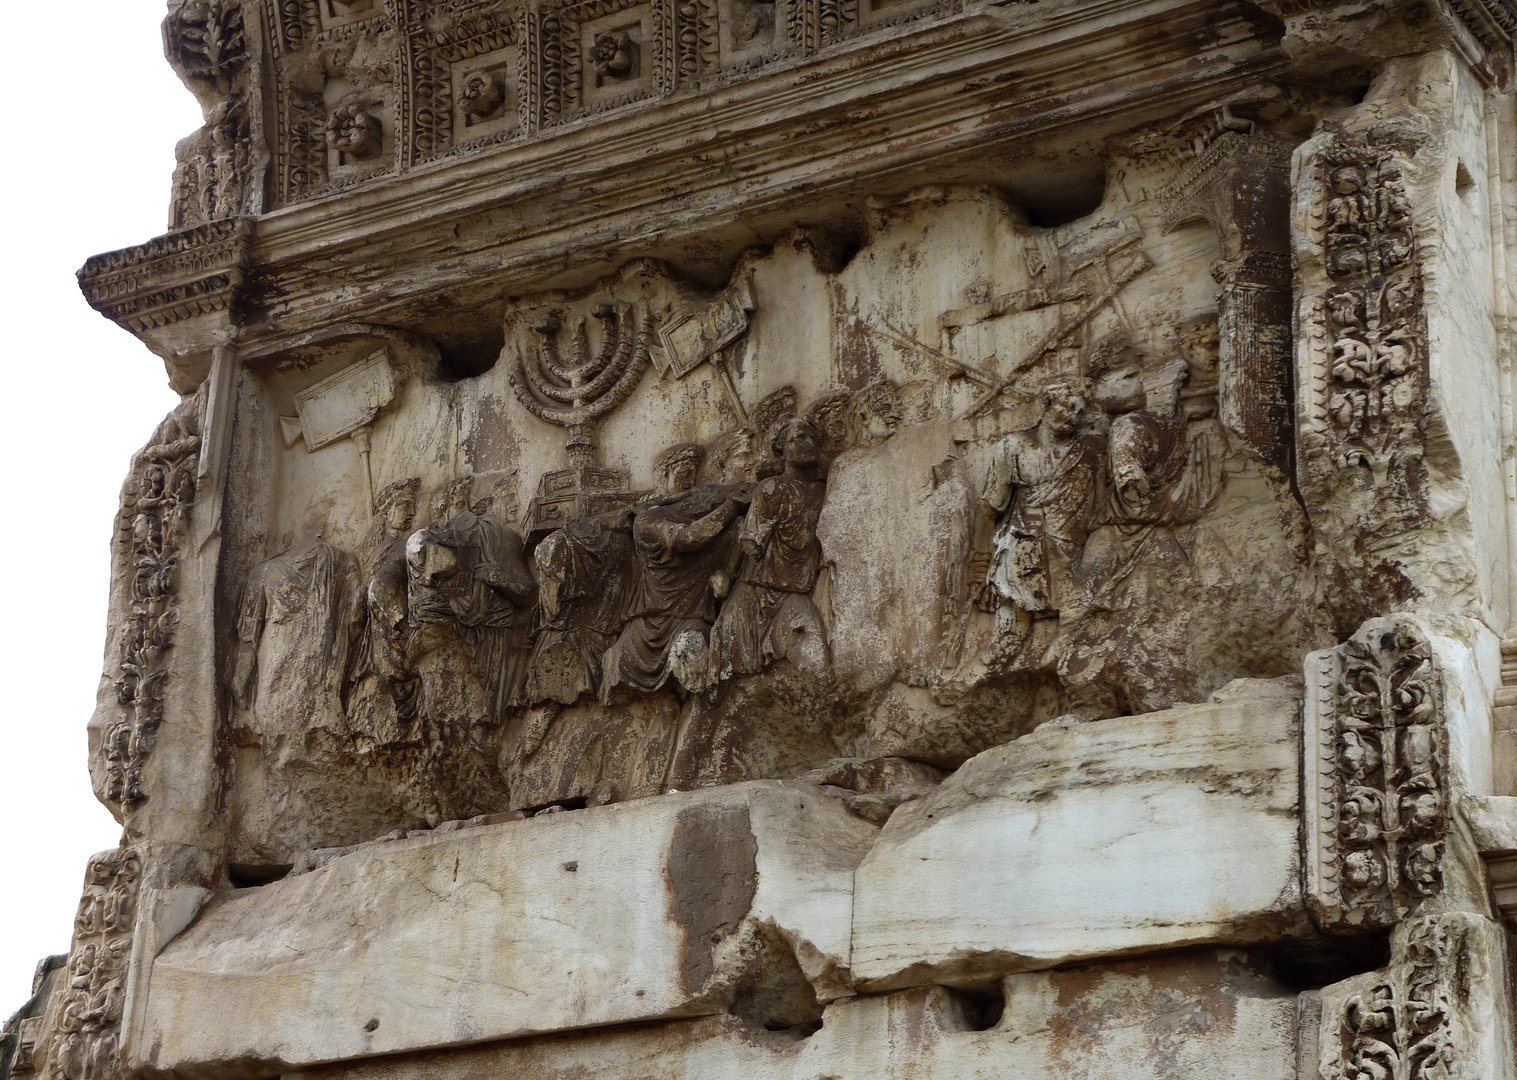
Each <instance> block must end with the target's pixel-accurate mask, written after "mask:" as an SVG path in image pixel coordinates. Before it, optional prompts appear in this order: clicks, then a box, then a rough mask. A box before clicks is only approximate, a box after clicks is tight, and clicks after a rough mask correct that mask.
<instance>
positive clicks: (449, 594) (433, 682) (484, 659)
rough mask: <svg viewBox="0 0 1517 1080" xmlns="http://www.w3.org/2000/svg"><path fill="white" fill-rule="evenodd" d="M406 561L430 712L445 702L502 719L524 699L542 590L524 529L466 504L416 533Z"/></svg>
mask: <svg viewBox="0 0 1517 1080" xmlns="http://www.w3.org/2000/svg"><path fill="white" fill-rule="evenodd" d="M406 568H407V581H408V588H407V602H408V606H409V609H410V622H411V627H412V637H411V653H412V656H413V657H414V658H415V660H416V663H417V666H418V669H419V671H420V674H421V681H422V686H421V694H422V702H421V710H422V712H423V714H429V715H436V714H435V713H434V712H433V707H435V706H440V707H441V708H440V712H441V713H442V714H445V715H448V716H449V718H450V719H455V720H457V719H465V718H467V719H469V720H472V721H474V722H486V721H488V722H498V721H499V719H500V717H501V715H502V713H503V712H504V710H505V708H506V707H507V706H508V705H514V704H517V703H518V702H519V701H520V696H521V688H522V682H523V679H524V676H525V670H526V650H525V647H524V646H525V642H526V634H527V631H528V629H529V622H528V620H529V612H530V609H531V606H532V604H533V602H534V601H535V599H536V596H537V583H536V582H535V581H534V580H533V578H532V572H531V570H529V569H528V567H527V561H526V557H525V555H524V554H523V551H522V541H521V537H520V536H519V535H518V534H517V533H516V531H515V530H514V529H511V528H509V527H508V526H506V525H504V524H502V523H501V522H499V521H494V520H492V519H490V518H483V517H479V516H478V515H476V514H475V513H473V512H472V511H470V510H467V509H463V510H460V511H459V512H458V513H456V514H455V515H454V516H453V517H452V518H450V519H449V520H448V521H447V522H446V523H444V524H443V525H439V526H434V527H432V528H429V529H423V530H421V531H420V532H417V533H413V534H412V536H411V538H410V539H409V540H408V541H407V542H406ZM429 669H430V670H429ZM429 676H430V677H429ZM460 682H462V683H463V685H459V683H460ZM450 684H451V685H450ZM460 690H462V691H463V693H462V695H460V693H459V691H460Z"/></svg>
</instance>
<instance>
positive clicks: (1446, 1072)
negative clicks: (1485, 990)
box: [1323, 916, 1469, 1080]
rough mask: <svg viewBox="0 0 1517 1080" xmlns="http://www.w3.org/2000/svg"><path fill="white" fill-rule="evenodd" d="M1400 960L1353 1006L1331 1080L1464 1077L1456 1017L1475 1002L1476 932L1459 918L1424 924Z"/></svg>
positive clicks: (1329, 1063)
mask: <svg viewBox="0 0 1517 1080" xmlns="http://www.w3.org/2000/svg"><path fill="white" fill-rule="evenodd" d="M1404 934H1405V937H1404V940H1403V942H1402V944H1401V946H1400V948H1399V949H1398V950H1397V951H1398V953H1399V955H1398V956H1397V957H1396V958H1395V961H1394V962H1393V963H1392V964H1391V966H1390V968H1389V969H1388V970H1387V971H1386V972H1384V974H1383V975H1382V976H1381V977H1379V978H1378V979H1376V980H1375V981H1374V982H1373V984H1372V985H1371V986H1370V987H1369V988H1368V989H1366V990H1364V991H1362V992H1360V993H1357V994H1354V995H1353V996H1351V997H1350V998H1349V1000H1348V1001H1347V1002H1346V1004H1345V1007H1344V1009H1343V1013H1342V1016H1341V1018H1340V1019H1339V1021H1338V1030H1337V1032H1336V1035H1337V1039H1336V1043H1335V1044H1334V1043H1330V1044H1328V1045H1327V1046H1324V1048H1323V1050H1324V1054H1323V1063H1324V1066H1325V1068H1324V1070H1323V1076H1324V1077H1325V1078H1327V1080H1439V1078H1442V1077H1449V1076H1458V1075H1460V1073H1461V1071H1462V1070H1461V1062H1460V1050H1461V1047H1460V1045H1459V1041H1458V1039H1457V1036H1456V1033H1455V1018H1456V1015H1457V1013H1458V1011H1459V1005H1460V1002H1461V1000H1465V999H1467V997H1468V993H1469V987H1468V986H1467V985H1465V983H1464V981H1465V980H1466V979H1467V978H1468V975H1467V972H1468V970H1469V959H1468V957H1467V956H1465V952H1466V950H1467V949H1468V948H1469V942H1468V941H1467V935H1468V927H1467V926H1466V925H1465V923H1464V921H1463V920H1462V919H1461V918H1460V917H1459V916H1445V917H1442V918H1437V917H1434V918H1426V919H1417V920H1414V921H1413V922H1412V923H1411V924H1409V925H1408V926H1407V927H1406V928H1405V930H1404Z"/></svg>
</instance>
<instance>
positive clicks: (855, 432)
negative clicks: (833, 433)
mask: <svg viewBox="0 0 1517 1080" xmlns="http://www.w3.org/2000/svg"><path fill="white" fill-rule="evenodd" d="M848 420H849V429H850V433H851V436H852V442H853V445H855V446H878V445H879V444H880V443H882V442H884V441H885V440H886V439H888V438H890V436H892V435H894V434H895V432H896V429H897V428H899V427H900V426H901V389H900V387H898V386H896V384H895V383H893V382H891V381H890V380H889V379H879V380H877V381H875V382H872V383H870V384H869V385H868V386H866V387H864V388H863V389H862V390H860V391H859V392H858V393H856V394H854V395H853V396H852V398H851V399H850V401H849V408H848Z"/></svg>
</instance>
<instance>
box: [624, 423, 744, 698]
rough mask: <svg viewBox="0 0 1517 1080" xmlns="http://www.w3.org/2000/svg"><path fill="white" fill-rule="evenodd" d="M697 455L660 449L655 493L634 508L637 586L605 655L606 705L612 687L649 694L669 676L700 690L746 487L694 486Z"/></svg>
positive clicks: (727, 585)
mask: <svg viewBox="0 0 1517 1080" xmlns="http://www.w3.org/2000/svg"><path fill="white" fill-rule="evenodd" d="M702 456H703V451H702V450H701V448H700V447H699V446H698V445H696V444H694V443H682V444H679V445H677V446H673V447H670V448H669V449H668V450H666V451H664V453H663V454H662V455H660V457H659V460H658V462H657V464H656V465H655V468H654V472H655V477H656V480H657V483H658V490H659V494H658V495H657V496H655V497H654V498H653V499H651V500H649V501H648V502H647V503H645V504H643V505H642V506H640V507H638V508H637V510H636V517H635V519H634V522H633V525H632V541H633V544H634V546H635V548H636V550H637V559H638V577H637V584H636V588H635V590H634V592H633V595H632V603H631V607H630V609H629V614H630V619H629V620H628V622H627V625H626V626H625V627H624V628H623V629H622V632H621V635H620V636H619V637H618V638H617V639H616V643H615V644H614V645H612V646H611V648H610V649H608V650H607V651H606V655H605V659H604V674H603V676H602V679H601V701H602V703H604V704H609V703H610V695H611V691H612V690H614V689H615V688H616V687H617V686H620V685H622V684H626V685H628V686H631V687H634V688H636V689H639V690H644V691H653V690H657V689H659V688H660V687H662V686H663V685H664V684H665V683H666V682H667V681H668V680H669V679H670V677H671V676H672V677H673V678H674V679H675V681H676V682H678V683H679V684H680V685H681V686H683V687H684V688H685V689H687V690H692V689H704V677H705V667H704V665H705V660H706V656H705V653H706V645H707V639H708V636H709V634H710V632H711V624H712V622H713V621H714V620H715V618H716V609H717V602H718V601H719V600H720V599H722V598H723V597H725V596H726V595H727V593H728V592H729V591H730V590H731V588H732V576H733V574H734V573H735V572H736V570H737V564H738V558H739V555H740V549H739V547H738V537H737V534H738V528H739V526H738V524H737V522H738V519H739V516H740V515H741V513H742V511H743V509H744V507H746V506H747V504H748V502H749V500H750V498H751V488H750V487H749V486H748V485H728V484H708V485H705V486H702V487H692V486H691V485H692V484H694V482H695V478H696V476H697V475H698V473H699V469H700V463H701V458H702ZM692 684H697V685H692Z"/></svg>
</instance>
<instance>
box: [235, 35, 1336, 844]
mask: <svg viewBox="0 0 1517 1080" xmlns="http://www.w3.org/2000/svg"><path fill="white" fill-rule="evenodd" d="M627 10H630V9H627ZM612 14H616V13H615V12H613V13H612ZM596 17H597V18H600V17H602V16H596ZM597 32H598V31H597ZM480 55H482V56H487V55H489V54H488V53H481V54H480ZM608 57H609V59H608V60H607V62H608V63H611V62H613V61H615V56H614V55H613V54H612V53H609V52H608ZM615 62H616V63H619V62H620V61H615ZM639 62H641V61H639ZM1208 122H1210V121H1208ZM1234 134H1236V135H1237V136H1238V138H1241V139H1245V140H1246V139H1248V138H1252V137H1254V136H1253V134H1252V133H1234ZM1174 142H1176V140H1171V143H1174ZM1171 143H1166V144H1165V145H1166V150H1165V152H1164V153H1157V152H1154V151H1153V149H1152V148H1151V147H1150V146H1147V145H1146V144H1143V145H1140V144H1139V143H1134V144H1133V145H1132V146H1129V147H1128V148H1127V149H1126V150H1124V151H1123V152H1122V153H1120V154H1118V156H1117V157H1116V159H1114V164H1113V169H1114V170H1115V171H1116V173H1117V175H1119V176H1120V182H1116V183H1111V184H1109V185H1108V192H1107V196H1106V199H1105V201H1104V202H1103V203H1102V204H1101V206H1099V207H1098V208H1097V209H1096V210H1095V211H1093V212H1092V213H1090V214H1089V215H1087V216H1085V217H1083V218H1081V219H1079V220H1077V221H1074V222H1070V223H1068V224H1065V225H1060V226H1057V227H1049V228H1037V227H1033V226H1030V225H1028V224H1026V222H1025V219H1024V218H1023V217H1022V216H1021V214H1020V213H1019V211H1018V210H1017V209H1016V208H1015V207H1013V206H1012V205H1010V204H1009V203H1007V202H1006V200H1005V199H1004V198H1003V197H1002V196H1001V195H999V194H997V193H995V192H991V191H987V190H983V189H974V188H932V189H923V190H921V191H918V192H915V193H912V194H910V195H908V196H906V197H904V198H897V199H893V200H888V201H877V202H875V203H874V204H872V206H871V209H870V211H869V217H868V220H867V234H866V235H865V237H864V238H863V243H862V247H861V248H860V249H859V250H858V253H857V254H856V255H854V256H852V257H851V259H848V260H847V261H846V262H843V263H841V264H840V262H839V260H836V259H834V258H833V257H832V255H831V254H830V253H832V252H833V251H835V250H836V249H837V247H838V245H837V244H836V243H834V242H833V241H832V240H831V239H829V238H828V237H825V236H822V235H820V234H817V233H813V232H805V231H801V232H797V233H794V234H792V235H790V236H789V237H787V238H785V239H784V240H782V241H781V242H780V243H778V244H777V245H776V246H775V247H774V248H772V249H769V250H758V251H754V252H751V253H749V254H748V255H746V256H744V257H743V259H742V260H740V262H739V264H738V265H737V266H735V267H734V268H733V271H732V273H731V276H730V278H729V279H728V282H727V284H726V285H725V286H723V287H720V288H712V287H710V286H709V285H697V284H694V283H692V282H689V281H685V280H683V279H682V278H681V277H680V276H679V275H677V274H676V273H674V272H673V271H672V270H671V269H670V268H669V267H667V266H664V265H663V264H660V263H656V262H651V261H642V262H633V263H630V264H628V265H627V266H625V267H623V268H622V269H621V270H619V271H617V272H616V273H613V274H610V275H607V276H606V277H603V278H601V279H599V280H597V281H594V282H591V283H589V284H586V285H583V286H580V287H578V288H575V289H571V290H564V291H558V292H551V293H539V294H533V295H528V296H523V297H512V298H508V299H507V302H506V310H505V315H504V326H503V330H504V339H505V340H504V347H503V348H502V350H501V354H500V360H499V362H498V363H496V364H495V366H494V367H493V368H491V369H490V370H488V371H486V372H485V373H483V374H481V375H477V376H473V377H470V378H466V379H461V380H460V379H457V378H450V377H445V376H444V375H443V374H442V373H441V372H440V370H439V368H438V366H437V354H436V351H435V350H431V349H430V347H429V346H426V345H425V343H419V342H410V343H404V344H396V343H394V342H392V343H391V344H389V345H386V346H385V347H384V348H382V349H380V350H379V352H378V353H376V351H375V348H376V346H375V340H376V339H373V338H372V337H370V338H369V339H361V337H352V339H351V340H349V341H346V343H342V344H341V347H340V348H339V347H338V346H337V345H335V344H334V345H333V346H331V347H330V348H328V349H326V351H325V352H322V351H321V350H316V351H314V352H313V351H312V350H310V349H307V350H306V351H305V352H298V351H297V352H296V353H291V354H289V355H270V356H269V357H268V358H267V359H264V360H260V361H258V362H257V363H253V364H250V366H249V369H248V371H247V373H246V374H245V376H244V380H243V388H242V392H241V393H242V397H241V403H240V405H239V415H241V416H243V417H245V418H246V420H245V422H244V423H243V424H242V425H241V427H240V429H239V430H240V434H239V436H238V439H239V449H238V451H237V454H238V455H239V462H240V463H239V465H238V467H237V469H236V470H235V471H236V473H237V475H239V476H242V477H244V478H245V479H244V481H242V482H241V483H240V486H238V485H234V496H233V497H234V499H236V500H240V501H242V502H243V503H244V504H245V505H244V507H243V510H242V512H240V513H238V514H236V515H229V518H231V519H232V520H233V521H234V526H233V527H234V529H235V530H236V532H237V535H234V536H231V537H229V538H228V539H227V541H226V544H227V546H228V549H229V550H230V551H231V552H232V553H233V554H232V555H231V556H230V563H229V565H231V566H233V567H237V568H240V569H236V570H234V571H233V574H232V577H233V579H234V580H235V581H236V582H237V583H238V584H237V589H238V590H240V591H238V592H237V593H236V595H235V596H233V595H230V594H229V595H228V596H227V597H226V603H227V604H228V605H229V610H235V617H230V616H229V617H228V618H227V619H226V620H225V622H226V625H227V627H228V630H227V644H226V649H227V655H228V657H230V658H231V659H229V660H228V662H227V663H226V665H225V666H224V673H223V677H224V678H225V679H226V680H227V693H228V701H229V705H228V708H229V710H230V717H231V729H230V730H231V732H232V741H233V743H234V744H235V745H236V746H237V748H238V749H237V751H236V753H235V755H234V756H235V758H236V765H235V769H234V771H235V773H236V775H235V778H234V779H233V781H232V785H231V786H232V794H231V796H230V802H231V805H232V806H233V807H234V808H235V809H234V812H233V817H234V819H236V820H238V821H239V822H240V824H239V825H238V826H237V828H235V829H234V830H233V832H234V833H235V834H237V835H238V836H239V839H238V840H236V841H234V843H236V844H241V845H243V847H242V849H241V853H240V854H239V855H238V858H239V859H241V860H243V861H246V862H253V863H289V862H293V861H295V859H296V857H297V856H298V855H299V853H300V852H301V851H303V850H306V849H308V848H311V847H333V846H342V845H345V844H351V843H357V842H360V841H362V840H366V839H371V838H373V837H374V836H376V835H379V834H381V833H384V832H386V831H389V830H394V829H402V830H404V829H414V828H418V827H421V826H423V825H433V826H435V825H437V824H439V823H441V822H444V821H448V820H455V819H464V818H469V817H472V816H477V815H480V814H488V813H494V812H500V811H504V810H507V809H511V810H522V811H540V810H544V809H552V808H555V807H564V806H571V807H572V806H580V805H585V804H587V803H589V804H594V803H601V802H606V801H613V800H619V799H627V798H632V797H637V796H642V795H652V794H657V793H660V792H663V791H667V790H669V789H670V788H689V787H694V786H700V785H706V784H717V783H727V782H731V781H734V780H741V779H749V778H758V777H768V776H785V775H794V774H796V773H798V772H803V771H805V770H807V769H815V768H818V767H821V766H824V765H825V764H826V763H827V762H828V761H829V760H831V759H834V758H837V757H840V756H841V757H882V756H886V757H897V758H908V759H911V760H914V761H917V762H921V763H923V764H926V765H931V766H934V767H937V768H952V767H954V766H956V765H957V764H959V763H961V762H962V761H964V760H965V759H966V758H968V757H969V756H972V755H973V754H975V753H978V752H979V751H981V750H983V749H986V748H988V747H990V746H993V745H996V744H998V743H1000V742H1004V741H1005V740H1007V739H1010V738H1014V737H1016V736H1017V735H1018V734H1021V733H1024V732H1026V731H1028V730H1030V729H1031V728H1032V727H1033V726H1035V725H1037V724H1038V723H1042V722H1045V721H1048V720H1052V719H1055V718H1062V719H1061V722H1062V723H1074V722H1079V721H1083V720H1093V719H1100V718H1103V717H1109V716H1116V715H1124V714H1128V713H1133V712H1144V711H1150V710H1153V709H1159V708H1164V707H1167V706H1170V705H1173V704H1175V703H1178V702H1184V701H1190V700H1201V699H1204V698H1205V696H1206V695H1207V694H1208V693H1210V692H1211V691H1213V690H1215V689H1216V688H1218V687H1219V686H1221V685H1223V684H1225V683H1226V682H1228V681H1230V680H1232V679H1234V678H1239V677H1256V678H1270V677H1276V676H1280V675H1284V674H1287V673H1289V672H1291V671H1293V670H1296V669H1297V668H1298V665H1299V663H1300V658H1301V656H1302V655H1303V654H1304V653H1305V651H1306V650H1307V648H1308V647H1309V645H1310V643H1311V642H1312V640H1313V637H1312V635H1313V633H1314V630H1313V626H1312V624H1311V623H1310V620H1309V612H1308V613H1307V614H1303V612H1307V606H1306V605H1305V604H1304V603H1303V597H1305V596H1307V595H1308V592H1307V586H1306V585H1305V584H1304V583H1303V570H1302V563H1301V559H1300V551H1299V548H1298V547H1297V546H1296V544H1295V541H1294V537H1293V535H1292V533H1291V530H1290V521H1289V519H1288V518H1286V517H1285V516H1284V515H1282V512H1281V509H1280V507H1281V504H1282V503H1283V502H1288V501H1289V498H1290V496H1289V495H1288V491H1284V492H1283V491H1282V484H1283V483H1284V481H1283V478H1282V477H1281V475H1280V473H1279V471H1278V470H1277V469H1275V468H1273V465H1274V462H1273V461H1272V459H1271V458H1270V456H1269V455H1270V453H1271V452H1272V450H1271V448H1270V447H1269V446H1264V445H1261V443H1260V440H1259V439H1258V438H1257V437H1256V436H1257V431H1256V429H1253V428H1245V427H1244V425H1242V424H1241V423H1235V422H1231V421H1230V417H1231V416H1233V415H1234V414H1235V413H1237V412H1240V411H1241V410H1235V409H1233V408H1232V407H1233V404H1234V403H1235V402H1236V401H1237V400H1238V395H1240V394H1243V393H1245V392H1251V391H1247V390H1246V389H1245V390H1240V389H1239V386H1240V385H1245V384H1244V383H1241V382H1240V381H1238V380H1233V381H1228V380H1225V379H1223V378H1222V372H1223V369H1224V364H1223V360H1224V356H1226V358H1227V359H1228V362H1229V363H1233V362H1234V360H1235V358H1236V356H1237V354H1236V353H1226V354H1225V352H1224V348H1223V343H1222V341H1221V337H1222V332H1221V329H1220V327H1219V323H1220V321H1221V320H1220V318H1219V314H1218V309H1219V305H1220V304H1221V303H1222V294H1220V293H1219V287H1218V285H1217V283H1216V281H1214V280H1213V279H1210V278H1205V277H1200V278H1198V277H1197V276H1196V275H1195V274H1194V273H1192V272H1191V268H1192V267H1194V266H1195V265H1197V264H1198V263H1199V264H1201V265H1208V264H1210V263H1212V262H1215V261H1217V260H1219V259H1222V258H1225V257H1226V256H1227V252H1226V250H1225V244H1224V243H1223V236H1224V234H1225V233H1226V231H1227V222H1226V221H1225V220H1223V219H1222V218H1221V217H1219V218H1218V220H1216V221H1214V220H1212V219H1210V218H1208V217H1207V216H1205V215H1193V216H1190V217H1188V218H1185V219H1184V220H1179V221H1175V220H1172V218H1173V214H1172V212H1171V211H1172V199H1168V198H1167V197H1166V196H1164V195H1163V194H1162V193H1163V191H1164V185H1165V184H1166V183H1167V182H1168V180H1169V179H1170V178H1171V177H1172V176H1173V172H1174V170H1175V168H1176V158H1177V156H1178V157H1179V159H1180V162H1179V163H1180V165H1182V166H1183V165H1184V163H1185V162H1187V161H1193V160H1196V155H1203V154H1204V153H1205V152H1206V150H1207V147H1208V145H1209V144H1207V143H1206V142H1205V141H1204V140H1203V141H1202V142H1201V144H1200V146H1199V147H1197V148H1190V149H1187V148H1186V147H1185V146H1184V143H1185V139H1180V140H1178V143H1179V144H1180V145H1181V151H1175V152H1171V150H1172V146H1171ZM1187 154H1188V155H1191V156H1189V157H1186V156H1185V155H1187ZM1276 211H1277V212H1279V213H1282V214H1283V213H1284V212H1285V206H1284V205H1283V201H1282V202H1280V203H1278V204H1276ZM1166 214H1169V215H1170V216H1169V218H1166ZM819 252H821V253H824V254H819ZM1251 325H1252V324H1250V326H1251ZM1246 329H1247V328H1246ZM1248 332H1249V333H1252V332H1253V331H1252V330H1251V329H1250V330H1248ZM376 356H379V357H382V358H383V363H382V364H381V363H380V362H379V361H378V360H376V359H375V357H376ZM383 372H389V373H390V374H389V375H387V376H385V375H383ZM381 384H383V385H381ZM344 387H346V388H349V389H347V390H344V389H341V388H344ZM358 387H362V388H364V389H362V391H361V392H360V391H359V390H357V389H352V388H358ZM344 394H348V395H350V396H352V395H356V396H353V400H354V401H358V402H367V403H369V404H368V405H366V406H365V407H364V408H359V409H356V410H355V409H352V408H349V407H348V405H346V404H344V403H345V402H347V401H348V398H347V397H343V395H344ZM334 395H335V396H334ZM329 398H330V399H331V400H328V399H329ZM339 399H340V400H339ZM1229 410H1232V411H1229ZM312 431H318V434H316V435H314V436H313V434H312ZM320 432H326V434H321V433H320ZM260 478H261V479H260ZM364 523H367V524H364ZM1245 553H1246V554H1245ZM312 761H319V762H322V763H323V764H322V766H321V768H320V769H318V770H315V771H314V772H311V775H324V776H327V777H332V776H341V777H343V779H342V780H341V782H340V783H328V784H326V785H325V786H324V787H323V788H317V787H316V786H314V785H311V784H309V783H307V782H306V781H304V780H302V779H301V777H300V770H301V768H302V767H303V765H305V764H308V763H310V762H312ZM309 771H310V770H308V772H309ZM255 793H256V794H255ZM270 803H272V804H274V805H280V806H283V807H284V810H283V811H282V812H281V813H279V814H271V813H269V812H267V811H266V810H262V809H259V807H260V806H266V805H268V804H270ZM297 807H298V808H299V810H298V812H297V810H296V808H297Z"/></svg>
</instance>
